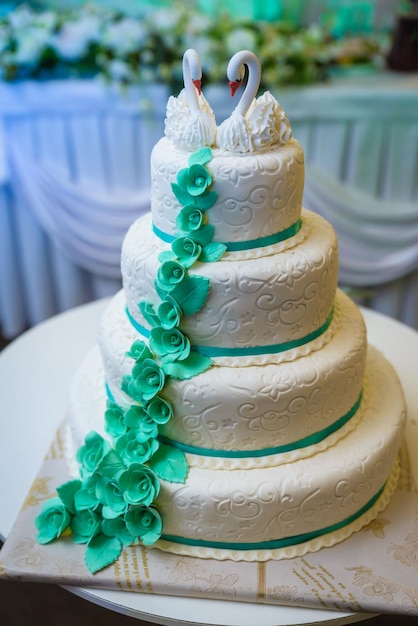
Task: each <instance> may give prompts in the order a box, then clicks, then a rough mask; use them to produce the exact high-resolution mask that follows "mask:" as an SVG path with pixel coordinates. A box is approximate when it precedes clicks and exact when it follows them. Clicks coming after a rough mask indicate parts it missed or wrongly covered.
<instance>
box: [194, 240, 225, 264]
mask: <svg viewBox="0 0 418 626" xmlns="http://www.w3.org/2000/svg"><path fill="white" fill-rule="evenodd" d="M225 250H226V246H225V244H223V243H219V242H217V241H212V242H211V243H208V244H207V245H206V246H204V247H203V248H202V252H201V255H200V257H199V260H200V261H202V262H204V263H214V262H215V261H219V259H220V258H221V257H222V255H223V254H224V252H225Z"/></svg>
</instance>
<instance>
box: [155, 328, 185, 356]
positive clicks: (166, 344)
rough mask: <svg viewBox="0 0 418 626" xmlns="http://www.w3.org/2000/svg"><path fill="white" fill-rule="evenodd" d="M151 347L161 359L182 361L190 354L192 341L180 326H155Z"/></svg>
mask: <svg viewBox="0 0 418 626" xmlns="http://www.w3.org/2000/svg"><path fill="white" fill-rule="evenodd" d="M150 347H151V349H152V350H153V352H154V353H155V354H156V355H157V356H159V357H160V358H161V361H162V362H163V363H164V362H172V361H182V360H183V359H185V358H187V357H188V356H189V354H190V341H189V339H188V337H186V336H185V335H183V333H182V332H181V331H180V330H178V328H170V329H169V330H166V329H165V328H161V327H159V328H153V329H152V331H151V338H150Z"/></svg>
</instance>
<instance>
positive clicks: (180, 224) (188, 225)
mask: <svg viewBox="0 0 418 626" xmlns="http://www.w3.org/2000/svg"><path fill="white" fill-rule="evenodd" d="M205 222H206V215H205V213H204V212H203V211H202V210H201V209H198V208H197V207H196V206H195V205H194V204H188V205H187V206H185V207H183V208H182V210H181V211H180V213H179V214H178V216H177V219H176V227H177V228H178V230H180V231H182V232H185V233H189V232H190V231H194V230H198V229H199V228H201V227H202V226H203V225H204V224H205Z"/></svg>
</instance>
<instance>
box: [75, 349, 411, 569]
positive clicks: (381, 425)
mask: <svg viewBox="0 0 418 626" xmlns="http://www.w3.org/2000/svg"><path fill="white" fill-rule="evenodd" d="M363 405H364V406H363V410H362V414H361V419H360V420H359V422H358V424H357V425H356V427H355V429H354V430H352V431H351V432H348V433H347V434H346V435H345V436H343V437H342V438H340V439H339V440H338V441H337V442H336V443H335V444H334V445H330V446H329V447H328V448H326V449H323V448H318V449H317V450H315V446H312V454H311V455H310V456H309V457H307V458H303V459H299V460H296V461H293V462H290V463H281V464H280V463H279V464H274V465H268V464H267V466H265V467H259V466H257V465H254V466H253V467H251V464H249V466H248V467H246V468H241V469H230V468H229V467H228V459H221V458H219V457H217V458H215V459H211V458H210V455H209V458H208V459H207V460H206V462H205V463H202V459H199V458H197V455H191V454H187V459H188V462H189V472H188V475H187V479H186V482H185V483H184V484H179V483H169V482H166V481H161V490H160V494H159V496H158V499H157V500H156V502H155V506H156V508H157V509H158V510H159V512H160V514H161V516H162V519H163V536H162V539H160V540H159V541H158V542H157V543H156V544H154V547H155V548H159V549H161V550H165V551H170V552H174V553H177V554H182V555H192V556H198V557H201V558H215V559H233V560H247V561H264V560H268V559H282V558H291V557H294V556H301V555H303V554H305V553H306V552H309V551H317V550H319V549H320V548H323V547H328V546H332V545H334V544H336V543H339V542H340V541H343V540H345V539H346V538H347V537H349V536H350V535H351V534H352V533H353V532H355V531H357V530H360V528H362V527H363V526H364V525H366V524H368V523H369V522H370V521H372V520H373V519H374V518H375V517H376V516H377V515H378V513H379V512H380V511H381V510H383V508H384V507H385V506H386V504H387V503H388V500H389V498H390V496H391V494H392V492H393V491H394V489H395V487H396V481H397V471H398V470H397V454H398V451H399V448H400V446H401V443H402V438H403V430H404V423H405V417H406V411H405V401H404V397H403V392H402V388H401V385H400V383H399V380H398V378H397V375H396V373H395V371H394V369H393V368H392V366H391V365H390V364H389V363H388V362H387V361H386V359H385V358H384V357H383V355H382V354H381V353H380V352H379V351H378V350H376V349H375V348H373V347H370V346H369V348H368V354H367V362H366V371H365V379H364V391H363ZM105 406H106V389H105V384H104V378H103V370H102V364H101V358H100V354H99V351H98V349H95V350H93V351H92V352H91V353H90V354H89V355H88V357H87V358H86V359H85V361H84V362H83V364H82V365H81V367H80V369H79V370H78V372H77V374H76V376H75V379H74V384H73V389H72V402H71V407H70V414H69V429H68V441H67V458H68V462H69V466H70V471H71V474H72V475H74V474H75V473H76V472H77V467H76V463H75V460H74V459H75V450H76V448H77V447H78V446H79V445H80V444H81V443H82V437H83V436H85V435H86V434H87V433H88V432H89V431H90V430H91V427H92V425H93V428H94V430H97V431H98V432H100V433H101V434H103V435H104V434H105V433H104V417H103V416H104V411H105ZM72 423H73V424H76V425H77V428H76V429H71V424H72ZM83 423H85V424H86V432H85V433H81V432H80V424H83ZM87 425H88V426H87Z"/></svg>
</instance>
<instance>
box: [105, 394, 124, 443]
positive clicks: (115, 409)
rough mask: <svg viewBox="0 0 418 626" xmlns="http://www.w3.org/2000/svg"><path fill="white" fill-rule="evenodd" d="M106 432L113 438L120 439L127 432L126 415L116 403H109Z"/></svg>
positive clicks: (106, 414)
mask: <svg viewBox="0 0 418 626" xmlns="http://www.w3.org/2000/svg"><path fill="white" fill-rule="evenodd" d="M105 431H106V432H107V433H108V434H109V435H110V436H111V437H120V436H121V435H123V434H124V433H125V432H126V423H125V413H124V411H123V410H122V409H121V408H120V406H119V405H118V404H116V403H115V402H111V401H110V400H108V401H107V409H106V411H105Z"/></svg>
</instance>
